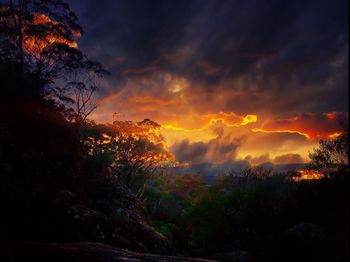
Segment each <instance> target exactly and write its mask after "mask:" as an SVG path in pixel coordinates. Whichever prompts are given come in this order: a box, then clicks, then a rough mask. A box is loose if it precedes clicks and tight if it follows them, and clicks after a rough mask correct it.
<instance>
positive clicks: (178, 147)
mask: <svg viewBox="0 0 350 262" xmlns="http://www.w3.org/2000/svg"><path fill="white" fill-rule="evenodd" d="M216 133H217V135H218V137H217V138H215V139H212V140H210V141H208V142H192V143H191V142H190V141H189V140H188V139H185V140H182V141H179V142H176V143H175V144H174V145H172V146H171V148H170V151H171V152H172V153H173V154H174V155H175V157H176V159H177V160H178V161H179V162H180V163H188V164H191V165H196V164H203V163H209V162H211V163H215V164H222V163H227V162H230V161H233V160H235V158H236V154H237V149H238V147H239V146H240V143H241V142H242V138H237V137H233V136H232V135H231V134H228V135H225V134H224V133H223V132H221V130H219V131H217V132H216Z"/></svg>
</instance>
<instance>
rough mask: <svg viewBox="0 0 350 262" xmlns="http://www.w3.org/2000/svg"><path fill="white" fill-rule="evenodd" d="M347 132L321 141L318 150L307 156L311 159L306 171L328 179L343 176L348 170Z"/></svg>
mask: <svg viewBox="0 0 350 262" xmlns="http://www.w3.org/2000/svg"><path fill="white" fill-rule="evenodd" d="M348 146H349V140H348V132H347V131H345V132H343V133H342V134H341V135H340V136H338V137H336V138H334V139H322V140H320V142H319V148H317V149H315V150H314V152H311V153H310V154H309V157H310V159H311V162H310V164H309V165H308V169H311V170H315V171H318V172H320V173H323V174H324V175H326V176H328V177H332V176H334V175H336V174H343V175H344V174H345V173H347V172H348V170H349V158H348V157H349V151H348V150H349V149H348Z"/></svg>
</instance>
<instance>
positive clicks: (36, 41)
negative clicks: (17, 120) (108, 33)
mask: <svg viewBox="0 0 350 262" xmlns="http://www.w3.org/2000/svg"><path fill="white" fill-rule="evenodd" d="M0 29H1V30H0V47H1V48H0V50H1V51H0V52H1V53H0V67H1V68H2V69H3V70H2V73H3V74H2V77H4V78H3V79H2V80H3V81H5V83H4V85H3V86H4V88H5V90H4V91H5V94H7V95H16V96H26V97H31V98H36V99H37V98H40V97H46V98H47V99H51V100H52V101H53V102H55V103H58V104H60V105H62V106H64V107H66V113H67V114H68V116H69V118H70V119H74V121H80V120H81V119H82V120H85V119H86V117H87V116H88V115H89V114H90V113H91V112H92V110H94V109H95V101H94V97H93V94H94V92H95V91H96V90H97V88H98V87H99V84H98V81H97V79H98V78H99V77H100V76H102V75H104V74H106V73H107V71H106V70H104V68H103V67H102V65H101V64H100V63H98V62H93V61H90V60H89V59H87V58H86V56H85V55H84V54H83V53H82V52H81V51H80V50H79V48H78V44H77V42H76V40H77V38H78V37H79V36H81V34H82V33H83V31H82V28H81V27H80V26H79V24H78V23H77V16H76V15H75V14H74V13H73V12H72V11H71V10H70V8H69V5H68V4H67V3H65V2H64V1H61V0H49V1H47V0H45V1H44V0H18V1H12V0H10V1H8V2H7V3H1V4H0ZM6 79H7V80H6ZM14 79H16V80H15V83H13V82H11V81H13V80H14ZM7 81H8V82H9V83H6V82H7ZM13 84H15V86H16V89H14V88H11V87H12V85H13Z"/></svg>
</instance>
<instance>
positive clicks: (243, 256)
mask: <svg viewBox="0 0 350 262" xmlns="http://www.w3.org/2000/svg"><path fill="white" fill-rule="evenodd" d="M214 258H215V259H217V260H219V261H221V262H249V261H252V257H251V256H250V254H249V253H248V252H247V251H242V250H238V251H234V252H231V253H223V254H216V255H215V256H214Z"/></svg>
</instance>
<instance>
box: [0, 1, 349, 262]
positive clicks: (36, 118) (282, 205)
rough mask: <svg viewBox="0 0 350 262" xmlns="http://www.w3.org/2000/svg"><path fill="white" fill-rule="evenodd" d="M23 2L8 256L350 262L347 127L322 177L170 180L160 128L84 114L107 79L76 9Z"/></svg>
mask: <svg viewBox="0 0 350 262" xmlns="http://www.w3.org/2000/svg"><path fill="white" fill-rule="evenodd" d="M19 3H21V5H15V4H12V2H11V5H6V4H4V5H3V4H2V5H0V15H1V18H0V28H1V31H0V32H1V34H0V44H1V52H0V54H1V56H0V82H1V89H0V92H1V93H0V95H1V96H0V205H1V216H0V247H1V250H7V249H8V250H16V247H18V245H19V243H23V242H26V241H30V242H81V241H94V242H102V243H106V244H109V245H113V246H117V247H123V248H128V249H131V250H136V251H142V252H153V253H161V254H174V253H176V254H183V255H188V256H199V257H208V258H218V259H221V260H223V261H236V260H238V259H241V260H239V261H252V260H254V261H255V260H256V261H263V260H267V259H269V260H270V261H295V260H302V261H304V260H308V261H344V260H345V259H346V258H347V254H348V235H347V234H348V222H347V221H348V218H349V217H348V200H347V193H348V188H349V187H348V186H349V185H348V172H349V169H348V138H347V132H344V133H343V135H341V136H339V137H338V138H337V139H334V140H324V141H321V142H320V148H319V149H318V150H316V151H315V152H313V153H312V154H311V159H312V162H311V163H310V166H309V168H310V169H312V170H315V171H319V172H322V173H323V174H325V177H324V178H322V179H319V180H305V181H303V180H302V181H298V182H297V181H295V180H293V177H295V176H296V175H297V174H296V173H293V172H291V173H286V174H273V173H272V172H271V170H264V169H263V168H260V167H257V168H247V169H246V170H242V172H241V173H239V174H235V175H229V176H222V177H219V178H218V179H217V182H216V184H215V185H213V186H209V185H206V184H205V183H204V182H203V181H202V178H201V177H200V176H196V175H191V174H188V175H168V174H167V172H166V170H167V167H168V166H171V165H172V164H174V159H173V158H172V156H171V154H170V153H169V152H168V151H167V150H166V147H165V146H164V141H163V140H162V137H161V136H160V135H159V132H158V131H159V125H158V124H157V123H155V122H153V121H151V120H149V119H145V120H144V121H142V122H139V123H133V122H128V121H126V122H121V121H116V122H114V123H112V124H110V125H99V124H95V123H94V122H93V121H90V120H88V116H89V113H91V111H92V110H93V109H94V108H95V106H96V105H95V104H94V101H93V97H94V96H93V94H94V92H95V91H96V90H97V88H98V85H97V82H98V81H97V79H98V78H99V77H101V75H103V74H106V73H107V72H106V71H105V70H104V69H103V67H102V66H101V65H100V64H99V63H97V62H93V61H90V60H88V59H87V58H86V56H85V55H84V54H82V53H81V51H80V50H79V49H78V48H77V47H76V45H75V44H74V43H75V37H77V36H78V35H79V34H81V33H82V29H81V28H80V26H79V25H78V24H77V23H76V16H75V15H74V14H73V13H72V12H71V11H70V9H69V6H68V5H67V4H65V3H64V2H62V1H60V0H50V1H19ZM38 14H41V16H40V17H41V20H40V21H38V19H37V16H38ZM78 33H79V34H78ZM49 38H50V39H56V41H52V40H50V41H48V39H49ZM34 39H35V41H34ZM33 43H36V44H33ZM0 253H1V252H0ZM0 258H1V257H0ZM235 259H236V260H235Z"/></svg>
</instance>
